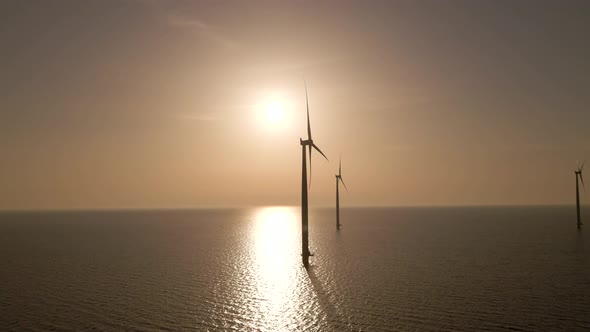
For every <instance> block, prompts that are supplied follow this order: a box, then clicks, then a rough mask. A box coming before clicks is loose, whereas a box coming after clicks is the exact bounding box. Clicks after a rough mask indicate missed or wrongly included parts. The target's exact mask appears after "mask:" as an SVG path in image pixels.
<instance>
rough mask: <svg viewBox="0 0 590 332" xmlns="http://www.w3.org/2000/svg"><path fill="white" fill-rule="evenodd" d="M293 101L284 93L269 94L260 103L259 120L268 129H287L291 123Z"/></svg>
mask: <svg viewBox="0 0 590 332" xmlns="http://www.w3.org/2000/svg"><path fill="white" fill-rule="evenodd" d="M293 108H294V107H293V103H292V102H291V101H290V99H289V98H287V97H286V96H284V95H281V94H272V95H268V96H266V97H265V98H263V100H262V101H261V102H260V103H259V105H258V107H257V109H258V120H259V123H260V125H261V126H262V127H263V128H265V129H267V130H280V129H285V128H287V127H288V126H289V125H290V121H291V115H292V113H293Z"/></svg>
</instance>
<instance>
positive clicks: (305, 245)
mask: <svg viewBox="0 0 590 332" xmlns="http://www.w3.org/2000/svg"><path fill="white" fill-rule="evenodd" d="M303 84H304V85H305V105H306V107H307V139H306V140H302V139H301V138H299V144H301V257H302V259H303V266H305V267H306V268H307V267H308V266H309V256H313V254H312V253H310V252H309V226H308V225H309V222H308V221H309V219H308V213H307V212H308V208H307V154H306V152H305V147H306V146H307V147H309V186H310V188H311V151H312V148H313V149H316V150H317V151H318V152H319V153H320V154H321V155H322V156H324V158H326V160H328V157H326V155H325V154H324V153H323V152H322V150H320V148H318V147H317V145H315V144H314V142H313V139H312V138H311V124H310V122H309V99H308V98H307V84H306V83H305V80H304V81H303Z"/></svg>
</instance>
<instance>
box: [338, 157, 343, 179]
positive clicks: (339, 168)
mask: <svg viewBox="0 0 590 332" xmlns="http://www.w3.org/2000/svg"><path fill="white" fill-rule="evenodd" d="M338 176H342V154H340V161H339V162H338Z"/></svg>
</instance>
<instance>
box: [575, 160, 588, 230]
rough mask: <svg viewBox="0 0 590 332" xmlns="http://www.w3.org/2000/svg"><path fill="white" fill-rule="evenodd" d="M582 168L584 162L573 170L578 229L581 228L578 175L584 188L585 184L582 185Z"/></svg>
mask: <svg viewBox="0 0 590 332" xmlns="http://www.w3.org/2000/svg"><path fill="white" fill-rule="evenodd" d="M583 169H584V163H582V166H580V167H578V169H577V170H575V171H574V173H576V211H577V212H578V229H580V228H582V225H583V224H582V219H581V218H580V188H579V187H578V176H580V180H581V181H582V187H584V190H585V189H586V186H584V178H583V177H582V170H583Z"/></svg>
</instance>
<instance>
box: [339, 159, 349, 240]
mask: <svg viewBox="0 0 590 332" xmlns="http://www.w3.org/2000/svg"><path fill="white" fill-rule="evenodd" d="M338 182H342V185H343V186H344V189H346V191H348V188H346V184H345V183H344V180H342V156H340V162H339V163H338V174H336V229H340V190H339V187H340V186H339V183H338Z"/></svg>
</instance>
